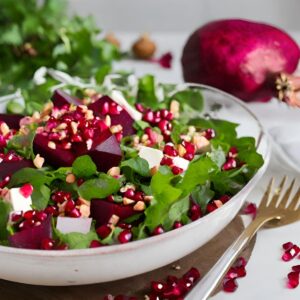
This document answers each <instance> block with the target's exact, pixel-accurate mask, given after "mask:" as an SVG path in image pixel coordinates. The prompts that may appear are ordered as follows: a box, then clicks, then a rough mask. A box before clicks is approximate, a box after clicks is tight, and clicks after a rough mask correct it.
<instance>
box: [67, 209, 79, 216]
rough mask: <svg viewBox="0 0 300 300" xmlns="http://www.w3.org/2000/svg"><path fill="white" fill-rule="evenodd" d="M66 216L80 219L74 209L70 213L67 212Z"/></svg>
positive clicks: (76, 210) (77, 210)
mask: <svg viewBox="0 0 300 300" xmlns="http://www.w3.org/2000/svg"><path fill="white" fill-rule="evenodd" d="M68 216H69V217H71V218H80V217H81V213H80V211H79V209H78V208H74V209H72V210H71V211H70V212H68Z"/></svg>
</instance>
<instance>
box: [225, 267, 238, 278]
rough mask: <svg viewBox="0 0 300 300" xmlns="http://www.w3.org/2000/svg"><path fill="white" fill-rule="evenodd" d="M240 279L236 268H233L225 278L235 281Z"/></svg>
mask: <svg viewBox="0 0 300 300" xmlns="http://www.w3.org/2000/svg"><path fill="white" fill-rule="evenodd" d="M237 277H238V274H237V272H236V269H235V268H234V267H231V268H230V269H229V270H228V272H227V274H226V275H225V278H228V279H234V278H237Z"/></svg>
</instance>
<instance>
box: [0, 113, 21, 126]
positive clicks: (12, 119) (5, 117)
mask: <svg viewBox="0 0 300 300" xmlns="http://www.w3.org/2000/svg"><path fill="white" fill-rule="evenodd" d="M22 118H24V116H22V115H10V114H0V121H3V122H5V123H6V124H7V126H8V127H9V128H10V129H19V128H20V120H21V119H22Z"/></svg>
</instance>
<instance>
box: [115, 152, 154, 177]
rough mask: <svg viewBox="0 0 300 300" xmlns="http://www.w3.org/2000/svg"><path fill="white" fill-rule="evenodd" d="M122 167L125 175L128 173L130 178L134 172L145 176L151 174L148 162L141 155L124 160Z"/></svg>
mask: <svg viewBox="0 0 300 300" xmlns="http://www.w3.org/2000/svg"><path fill="white" fill-rule="evenodd" d="M121 169H122V171H123V173H124V174H125V175H126V174H127V176H126V177H129V178H131V177H132V173H136V174H139V175H141V176H143V177H149V176H150V170H149V164H148V162H147V161H146V160H145V159H143V158H141V157H139V156H137V157H134V158H130V159H128V160H125V161H123V162H122V163H121Z"/></svg>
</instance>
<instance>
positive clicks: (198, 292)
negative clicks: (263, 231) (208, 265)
mask: <svg viewBox="0 0 300 300" xmlns="http://www.w3.org/2000/svg"><path fill="white" fill-rule="evenodd" d="M271 219H274V217H273V218H270V219H265V218H259V217H258V218H256V219H255V220H254V221H253V222H251V223H250V224H249V226H248V227H246V228H245V230H244V231H243V232H242V234H241V235H240V236H239V237H238V239H237V240H236V241H235V242H234V243H233V244H232V245H231V246H230V247H229V248H228V249H227V250H226V251H225V252H224V254H223V255H222V256H221V258H220V259H219V260H218V261H217V263H216V264H215V265H214V266H213V267H212V269H211V270H210V271H209V272H208V273H207V274H206V275H205V276H204V277H203V278H202V279H201V281H200V282H199V283H198V284H196V285H195V286H194V288H193V289H192V290H191V292H189V294H188V295H187V296H186V297H185V300H206V299H208V297H209V296H210V295H211V293H212V292H213V291H214V290H215V288H216V287H217V286H218V285H219V284H220V282H221V280H222V279H223V277H224V276H225V275H226V273H227V271H228V270H229V268H230V266H231V265H232V264H233V263H234V262H235V261H236V260H237V258H238V257H239V256H240V254H241V252H242V251H243V250H244V248H245V247H246V246H247V245H248V244H249V242H250V241H251V239H252V238H253V236H254V235H255V234H256V232H257V231H258V230H259V229H260V228H261V227H262V226H263V225H264V224H265V223H267V222H268V221H270V220H271Z"/></svg>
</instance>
